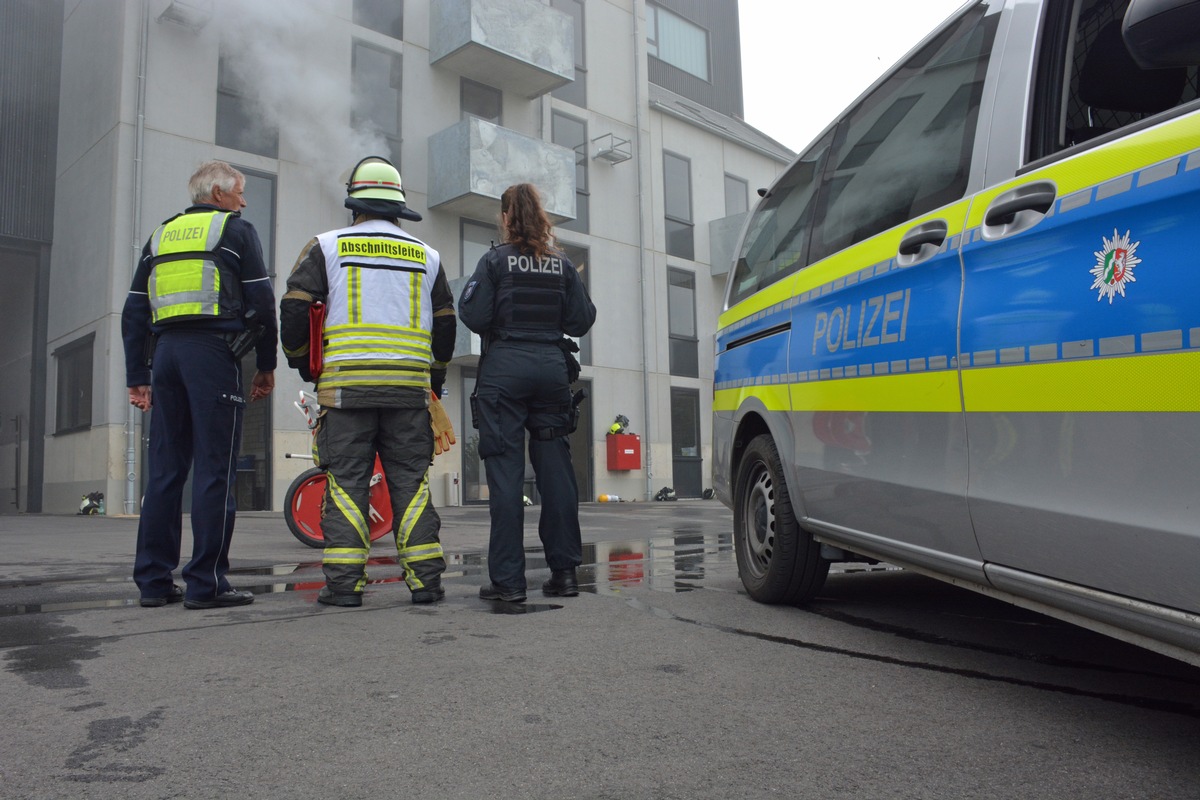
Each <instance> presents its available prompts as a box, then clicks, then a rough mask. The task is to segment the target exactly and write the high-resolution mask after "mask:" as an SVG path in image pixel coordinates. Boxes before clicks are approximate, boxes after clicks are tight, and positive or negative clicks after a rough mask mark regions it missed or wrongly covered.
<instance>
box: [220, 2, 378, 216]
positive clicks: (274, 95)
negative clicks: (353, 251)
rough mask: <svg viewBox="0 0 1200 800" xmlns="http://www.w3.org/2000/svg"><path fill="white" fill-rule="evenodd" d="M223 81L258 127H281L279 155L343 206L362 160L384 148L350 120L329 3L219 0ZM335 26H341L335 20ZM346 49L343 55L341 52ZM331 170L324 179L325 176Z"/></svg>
mask: <svg viewBox="0 0 1200 800" xmlns="http://www.w3.org/2000/svg"><path fill="white" fill-rule="evenodd" d="M215 11H216V14H215V15H214V19H215V20H219V22H220V35H221V50H222V54H223V55H224V56H225V59H226V61H225V64H226V68H227V70H228V73H227V74H226V75H225V79H226V82H228V83H230V84H232V88H234V89H235V90H236V91H238V92H239V93H240V94H242V95H243V96H244V97H246V98H249V99H250V100H252V101H253V106H254V109H255V112H256V113H257V114H258V117H257V119H253V120H251V124H252V125H254V126H255V128H256V129H257V130H252V131H250V133H252V134H254V133H256V132H257V133H261V132H263V131H269V130H271V129H272V128H276V127H277V128H278V130H279V141H280V157H281V158H284V159H286V160H294V161H295V162H296V163H298V164H300V165H302V166H308V167H311V168H312V169H313V170H314V173H315V174H316V175H317V176H318V177H319V178H320V179H321V180H322V182H326V183H328V185H329V188H330V191H331V192H332V193H333V196H334V197H335V198H336V200H337V202H338V203H339V204H340V201H341V198H342V197H344V193H345V188H344V184H343V183H341V182H339V180H338V178H339V176H342V175H344V174H345V173H348V172H349V170H350V168H351V167H353V166H354V164H356V163H357V162H358V161H359V159H361V158H363V157H364V156H367V155H384V156H386V155H387V154H388V152H389V149H388V143H387V140H386V139H385V138H384V137H383V136H382V135H381V134H379V133H378V132H376V131H372V130H354V129H353V128H352V127H351V124H350V115H351V106H352V100H353V97H352V93H351V75H350V63H349V59H348V58H345V57H344V56H341V55H340V54H342V53H346V44H345V39H344V37H342V36H341V35H334V33H333V28H334V27H335V26H332V25H331V23H334V22H339V20H337V19H336V18H335V17H334V16H333V14H332V9H331V7H330V4H328V3H318V2H316V0H288V2H287V3H283V2H278V0H217V3H216V8H215ZM337 27H340V26H337ZM346 55H348V53H346ZM326 176H328V177H326Z"/></svg>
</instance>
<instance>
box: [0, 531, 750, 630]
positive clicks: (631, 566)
mask: <svg viewBox="0 0 1200 800" xmlns="http://www.w3.org/2000/svg"><path fill="white" fill-rule="evenodd" d="M525 557H526V569H527V570H528V571H529V572H530V573H531V575H530V585H532V586H535V587H536V586H540V583H541V577H540V576H539V571H543V570H547V569H548V568H549V567H548V565H547V564H546V559H545V555H544V552H543V550H542V548H541V547H540V546H538V547H530V548H529V549H527V550H526V553H525ZM446 562H447V564H446V567H447V569H446V572H445V573H444V575H443V580H445V581H446V582H447V583H457V582H459V581H462V582H468V581H469V580H470V579H478V581H479V582H481V583H482V582H486V579H487V559H486V554H484V553H480V552H473V553H447V554H446ZM389 569H396V570H399V569H400V562H399V559H398V558H397V557H396V556H394V555H393V556H376V557H372V558H371V559H370V560H369V561H368V562H367V574H368V576H370V575H371V574H372V573H375V574H376V575H378V577H369V578H368V580H367V585H368V586H381V585H383V584H389V583H393V584H402V583H403V582H404V576H403V574H385V573H387V572H388V571H389ZM730 569H733V571H734V572H735V573H736V565H735V564H734V556H733V537H732V534H729V533H722V534H704V533H702V532H701V531H700V530H698V529H694V528H682V527H681V528H677V529H675V530H673V531H672V532H670V533H665V534H663V535H659V536H653V537H648V538H643V539H629V540H625V541H618V542H586V543H584V545H583V564H582V565H581V566H580V568H579V569H578V571H577V572H578V577H579V590H580V591H581V592H589V593H592V594H603V595H612V594H619V593H621V591H622V590H623V589H629V588H635V587H636V588H648V589H651V590H654V591H661V592H671V593H678V592H690V591H694V590H696V589H700V588H703V581H704V580H705V578H706V576H707V575H708V574H709V573H710V572H712V571H714V570H719V571H720V572H721V573H722V574H724V575H728V574H730V573H729V571H730ZM229 575H230V577H246V578H265V579H267V580H260V581H256V582H254V583H253V584H251V585H247V584H243V583H238V585H237V586H236V588H238V589H248V590H250V591H252V592H254V593H255V594H277V593H281V592H316V591H319V590H320V589H321V588H322V587H323V586H324V585H325V579H324V576H323V575H322V574H321V561H320V559H319V558H318V559H311V560H308V561H297V562H294V563H286V564H272V565H258V566H244V567H234V568H231V569H230V570H229ZM85 583H86V584H93V585H105V584H116V583H119V584H125V585H128V587H129V594H130V596H127V597H122V598H117V599H113V598H111V597H109V598H96V599H94V600H72V601H64V602H55V601H50V602H46V603H13V604H7V605H0V617H9V616H17V615H23V614H47V613H59V612H65V611H87V610H94V609H104V608H123V607H127V606H137V605H138V598H137V596H136V595H137V590H136V588H135V587H134V586H133V581H132V579H130V578H115V577H95V578H86V577H80V576H74V577H70V578H60V579H53V578H47V579H44V580H17V581H11V582H7V583H0V591H2V590H5V589H36V588H38V587H44V588H53V587H60V586H67V585H79V584H85ZM481 602H483V603H484V604H485V605H486V606H489V608H487V610H488V611H489V612H490V613H493V614H532V613H537V612H540V611H552V610H555V609H559V608H562V606H561V605H558V604H553V603H549V604H548V603H495V602H489V601H481Z"/></svg>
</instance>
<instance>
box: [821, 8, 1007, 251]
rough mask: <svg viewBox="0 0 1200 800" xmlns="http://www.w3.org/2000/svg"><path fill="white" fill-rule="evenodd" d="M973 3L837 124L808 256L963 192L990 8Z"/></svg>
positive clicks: (985, 60) (991, 19)
mask: <svg viewBox="0 0 1200 800" xmlns="http://www.w3.org/2000/svg"><path fill="white" fill-rule="evenodd" d="M987 12H988V5H987V3H979V4H978V5H976V6H975V7H973V8H972V9H970V10H969V11H967V12H966V13H965V14H963V15H962V16H961V17H960V18H959V19H958V20H957V21H955V22H953V23H951V24H950V25H949V26H948V27H946V28H945V29H943V30H942V31H941V32H940V33H939V34H938V35H937V36H936V37H935V38H933V39H932V40H931V41H930V42H929V43H928V44H927V45H926V46H925V47H923V48H921V50H920V51H918V52H917V54H916V55H914V56H913V57H912V58H910V59H909V60H908V61H907V62H906V63H904V64H902V65H901V66H900V67H899V68H897V69H896V70H894V71H893V72H892V73H891V74H890V75H889V76H888V77H887V79H886V80H885V81H884V82H883V84H882V85H881V86H879V88H877V89H876V90H875V91H874V92H872V93H871V94H870V95H868V96H867V97H866V98H865V99H864V100H863V101H862V102H861V103H859V104H858V105H857V106H856V107H855V108H854V109H852V110H851V111H850V112H849V113H848V114H847V115H846V116H845V118H844V119H843V120H842V122H841V123H840V124H839V125H838V127H837V133H836V139H835V141H834V146H833V151H832V155H831V159H830V161H831V164H832V169H831V170H830V171H829V174H828V175H826V176H825V185H826V188H825V190H824V192H823V193H822V195H821V198H820V204H821V205H820V208H819V209H818V213H817V215H816V221H817V226H816V233H815V235H814V237H813V242H812V247H811V251H810V253H809V256H808V262H809V263H811V262H813V261H818V260H820V259H822V258H824V257H825V256H827V255H830V254H831V253H835V252H837V251H838V250H841V249H843V248H845V247H848V246H850V245H852V244H854V243H856V242H860V241H862V240H863V239H866V238H868V237H870V236H873V235H875V234H876V233H879V232H880V231H883V230H886V229H888V228H891V227H893V226H895V225H899V224H901V223H903V222H905V221H906V220H909V219H912V218H913V217H917V216H920V215H921V214H924V213H926V212H929V211H932V210H933V209H935V208H938V207H940V206H943V205H946V204H947V203H951V202H953V201H955V200H958V199H959V198H961V197H962V196H963V195H964V194H965V193H966V189H967V179H968V177H969V172H970V165H971V151H972V149H973V146H974V143H975V129H976V122H977V120H978V116H979V101H980V97H981V96H982V94H983V77H984V72H985V70H986V69H987V63H988V55H989V54H990V52H991V44H992V38H993V34H994V32H995V22H996V17H997V15H996V14H991V15H988V14H987Z"/></svg>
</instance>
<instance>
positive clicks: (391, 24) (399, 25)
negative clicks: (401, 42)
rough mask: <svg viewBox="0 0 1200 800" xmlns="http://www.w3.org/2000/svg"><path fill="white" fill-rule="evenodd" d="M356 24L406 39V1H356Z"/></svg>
mask: <svg viewBox="0 0 1200 800" xmlns="http://www.w3.org/2000/svg"><path fill="white" fill-rule="evenodd" d="M354 24H355V25H361V26H363V27H364V28H370V29H371V30H373V31H378V32H379V33H382V34H384V35H385V36H393V37H395V38H397V39H403V38H404V0H354Z"/></svg>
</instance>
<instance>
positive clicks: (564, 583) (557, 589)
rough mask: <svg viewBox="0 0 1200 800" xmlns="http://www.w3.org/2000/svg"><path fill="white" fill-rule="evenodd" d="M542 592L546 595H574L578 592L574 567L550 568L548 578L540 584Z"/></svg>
mask: <svg viewBox="0 0 1200 800" xmlns="http://www.w3.org/2000/svg"><path fill="white" fill-rule="evenodd" d="M542 594H544V595H546V596H547V597H575V596H576V595H577V594H579V582H578V581H576V580H575V570H574V568H572V569H556V570H551V572H550V580H548V581H546V582H545V583H543V584H542Z"/></svg>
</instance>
